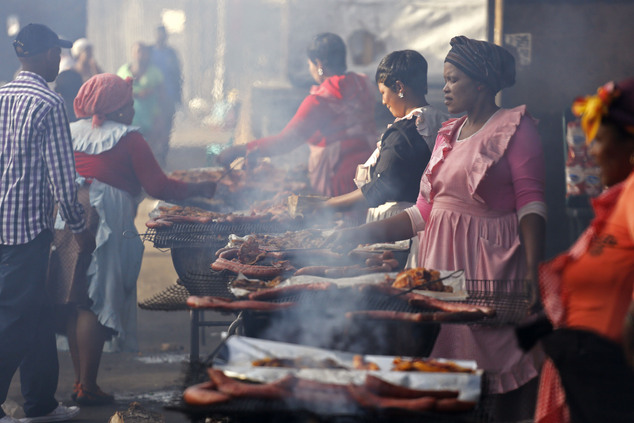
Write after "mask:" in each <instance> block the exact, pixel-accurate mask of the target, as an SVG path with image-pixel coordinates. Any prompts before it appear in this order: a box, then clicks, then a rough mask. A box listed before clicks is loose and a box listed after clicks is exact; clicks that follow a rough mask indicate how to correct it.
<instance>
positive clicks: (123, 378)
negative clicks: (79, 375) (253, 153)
mask: <svg viewBox="0 0 634 423" xmlns="http://www.w3.org/2000/svg"><path fill="white" fill-rule="evenodd" d="M229 135H230V134H227V133H222V132H218V131H212V130H210V129H208V128H201V127H198V126H195V125H191V124H188V123H187V122H185V121H184V120H183V119H181V120H180V121H179V120H177V124H176V128H175V131H174V134H173V137H172V142H171V151H170V155H169V157H168V164H167V166H166V167H167V170H173V169H186V168H196V167H203V166H205V165H206V154H205V147H206V146H207V145H208V144H209V143H211V142H212V141H214V142H218V141H225V140H226V139H228V137H229ZM155 202H156V200H152V199H146V200H144V201H143V203H142V204H141V206H140V207H139V212H138V215H137V219H136V226H137V228H138V230H139V233H144V232H145V222H146V221H147V216H148V212H149V211H150V210H151V209H152V208H153V207H154V205H155ZM176 279H177V275H176V272H175V270H174V267H173V265H172V260H171V255H170V251H169V250H167V251H163V250H158V249H156V248H154V246H153V245H152V244H151V243H149V242H146V243H145V253H144V257H143V265H142V268H141V274H140V277H139V280H138V284H137V293H138V300H139V301H143V300H145V299H148V298H150V297H151V296H153V295H154V294H157V293H159V292H161V291H162V290H164V289H165V288H167V287H168V286H170V285H173V284H174V283H175V281H176ZM205 317H206V319H207V320H209V319H214V318H218V319H219V320H221V321H226V320H227V319H228V317H229V316H222V315H218V316H214V315H212V314H211V313H209V315H206V316H205ZM225 329H226V328H225V327H210V328H205V330H204V335H205V344H204V345H201V354H200V356H201V357H202V358H205V357H206V356H208V355H209V354H210V353H211V352H212V351H213V349H214V348H215V347H216V346H217V345H218V343H219V342H220V339H221V332H222V331H223V330H225ZM189 330H190V316H189V312H187V311H147V310H142V309H138V339H139V351H138V353H104V355H103V358H102V363H101V368H100V374H99V380H98V382H99V384H100V386H101V388H102V389H103V390H104V391H105V392H110V393H113V394H114V396H115V400H116V401H115V404H112V405H108V406H99V407H82V408H81V413H80V414H79V416H78V417H76V418H75V419H73V421H75V422H85V423H107V422H108V421H109V419H110V417H111V416H112V415H113V414H115V412H116V411H124V410H126V409H127V408H128V406H129V404H130V403H131V402H133V401H137V402H139V403H140V404H141V405H142V406H143V407H144V408H146V409H147V410H149V411H152V412H155V413H160V414H161V415H162V418H163V419H164V422H165V423H182V422H189V421H190V419H189V418H188V417H187V416H185V415H184V414H182V413H180V412H175V411H169V410H167V409H166V408H165V407H164V405H165V404H166V403H167V402H168V401H169V400H170V399H171V398H172V397H173V396H174V395H179V393H181V392H182V389H183V384H184V380H185V376H186V372H187V369H188V362H189V350H190V334H189ZM58 355H59V363H60V373H59V384H58V390H57V399H58V400H59V401H60V402H63V403H64V404H66V405H73V404H74V403H73V401H72V400H71V398H70V394H71V392H72V387H73V382H74V373H73V368H72V363H71V359H70V355H69V353H68V352H67V351H59V353H58ZM22 401H23V400H22V396H21V394H20V383H19V375H18V374H16V375H15V377H14V379H13V382H12V384H11V387H10V390H9V395H8V398H7V401H6V403H5V404H4V407H5V410H6V411H7V413H8V414H11V415H13V416H14V417H16V418H21V417H24V413H23V411H22V408H21V404H22Z"/></svg>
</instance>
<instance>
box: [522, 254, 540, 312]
mask: <svg viewBox="0 0 634 423" xmlns="http://www.w3.org/2000/svg"><path fill="white" fill-rule="evenodd" d="M524 279H525V281H526V284H527V285H528V286H527V288H528V292H529V295H530V298H529V301H530V305H529V309H530V310H531V311H532V312H533V313H537V312H539V311H541V310H542V309H543V306H542V302H541V297H540V295H539V276H538V272H537V268H536V267H535V266H531V267H530V268H529V269H528V271H527V272H526V276H525V278H524Z"/></svg>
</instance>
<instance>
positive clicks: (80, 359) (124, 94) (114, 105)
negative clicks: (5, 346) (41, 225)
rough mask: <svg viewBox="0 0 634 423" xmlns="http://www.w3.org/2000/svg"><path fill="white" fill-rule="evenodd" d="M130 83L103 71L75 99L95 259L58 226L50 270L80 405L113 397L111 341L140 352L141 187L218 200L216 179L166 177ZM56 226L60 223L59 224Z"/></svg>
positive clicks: (174, 196) (78, 155)
mask: <svg viewBox="0 0 634 423" xmlns="http://www.w3.org/2000/svg"><path fill="white" fill-rule="evenodd" d="M133 104H134V100H133V97H132V80H130V79H128V80H125V81H124V80H123V79H121V78H120V77H118V76H116V75H113V74H98V75H95V76H93V77H92V78H90V79H89V80H88V81H86V82H85V83H84V84H83V85H82V87H81V89H80V90H79V93H78V94H77V97H76V98H75V101H74V109H75V114H76V115H77V117H79V118H87V117H91V118H92V119H82V120H79V121H77V122H73V124H72V125H71V135H72V138H73V148H74V150H75V161H76V169H77V172H78V173H79V175H81V177H82V178H83V181H82V186H81V188H80V189H79V199H80V201H81V202H82V204H83V206H84V209H85V210H86V212H87V213H86V214H87V216H88V218H87V219H88V225H89V227H90V228H91V230H92V231H93V232H94V234H95V239H96V243H97V247H96V249H95V251H94V252H93V254H92V256H90V255H88V256H85V255H81V254H79V252H78V251H77V249H76V248H75V246H74V244H73V243H72V242H70V241H71V234H70V231H69V230H68V229H66V230H58V231H56V234H55V239H54V241H53V246H54V248H53V251H52V254H51V261H50V267H49V289H50V290H51V293H52V296H53V301H54V302H55V304H57V305H59V306H60V307H58V309H59V310H60V316H61V317H63V319H62V320H64V322H63V324H64V326H65V328H64V329H65V330H64V332H65V333H66V335H67V336H68V344H69V348H70V353H71V357H72V360H73V366H74V369H75V375H76V381H75V388H74V393H73V399H74V400H75V401H76V402H78V403H79V404H81V405H100V404H106V403H110V402H112V401H114V398H113V396H112V395H109V394H106V393H104V392H103V391H102V390H101V389H100V388H99V386H97V373H98V370H99V361H100V358H101V353H102V350H103V348H104V344H105V342H106V341H107V340H108V339H110V338H113V339H112V349H116V350H136V349H137V341H136V306H137V305H136V280H137V277H138V275H139V271H140V268H141V259H142V255H143V242H142V241H141V239H140V237H139V234H138V233H137V231H136V228H135V226H134V218H135V216H136V210H137V205H138V203H139V201H140V200H141V199H142V190H145V192H147V193H148V194H149V195H150V196H152V197H155V198H159V199H163V200H180V199H184V198H187V197H192V196H205V197H212V196H213V195H214V193H215V189H216V185H215V184H214V183H213V182H201V183H184V182H180V181H177V180H174V179H170V178H168V177H167V176H166V175H165V174H164V173H163V171H162V170H161V168H160V166H159V164H158V163H157V161H156V159H155V158H154V156H153V154H152V151H151V150H150V147H149V146H148V144H147V142H146V141H145V139H144V138H143V136H142V135H141V134H140V132H139V131H138V128H136V127H133V126H130V125H131V123H132V118H133V117H134V107H133ZM56 229H57V228H56Z"/></svg>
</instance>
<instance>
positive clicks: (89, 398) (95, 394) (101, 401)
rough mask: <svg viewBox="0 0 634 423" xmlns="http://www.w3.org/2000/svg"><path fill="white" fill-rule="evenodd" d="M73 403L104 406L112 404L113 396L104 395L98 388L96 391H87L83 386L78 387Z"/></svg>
mask: <svg viewBox="0 0 634 423" xmlns="http://www.w3.org/2000/svg"><path fill="white" fill-rule="evenodd" d="M75 402H76V403H77V404H80V405H87V406H90V405H106V404H112V403H113V402H114V396H113V395H110V394H106V393H105V392H103V391H102V390H101V389H100V388H99V387H97V390H96V391H88V390H87V389H86V388H84V386H83V385H81V384H80V385H79V390H78V392H77V396H76V397H75Z"/></svg>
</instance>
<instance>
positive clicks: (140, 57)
mask: <svg viewBox="0 0 634 423" xmlns="http://www.w3.org/2000/svg"><path fill="white" fill-rule="evenodd" d="M117 75H118V76H120V77H121V78H124V79H125V78H132V80H133V81H134V85H133V92H134V120H133V121H132V124H133V125H134V126H138V127H139V129H140V131H141V134H143V137H144V138H145V139H146V140H147V143H148V144H149V145H150V148H151V149H152V152H153V153H154V157H155V158H156V160H157V161H158V162H159V164H160V165H161V166H165V163H166V159H167V151H168V149H169V138H167V142H166V138H165V137H162V136H161V134H162V133H163V127H164V125H163V123H162V122H161V120H162V119H163V112H162V110H161V107H162V105H163V101H164V100H163V99H164V95H165V91H164V89H165V87H164V81H163V74H162V73H161V71H160V69H159V68H157V67H156V66H154V65H153V64H152V63H150V47H148V46H147V45H146V44H143V43H141V42H138V43H135V44H134V45H133V46H132V60H131V61H130V63H126V64H125V65H123V66H121V67H120V68H119V70H118V71H117Z"/></svg>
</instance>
